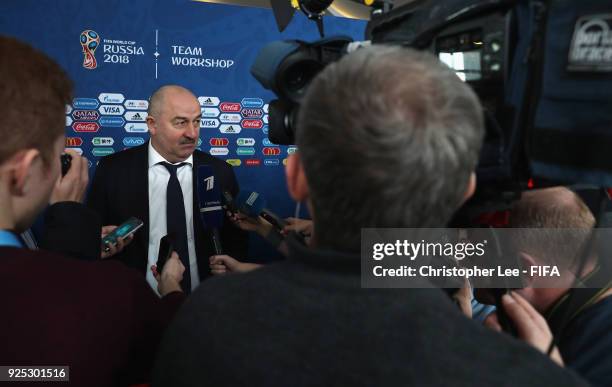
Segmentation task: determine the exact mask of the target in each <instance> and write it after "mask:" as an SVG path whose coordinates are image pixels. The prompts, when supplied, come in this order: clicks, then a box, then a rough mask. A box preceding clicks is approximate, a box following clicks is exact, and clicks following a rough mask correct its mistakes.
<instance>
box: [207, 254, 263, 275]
mask: <svg viewBox="0 0 612 387" xmlns="http://www.w3.org/2000/svg"><path fill="white" fill-rule="evenodd" d="M209 262H210V271H211V273H212V274H213V275H224V274H227V273H246V272H248V271H251V270H255V269H257V268H260V267H261V266H262V265H258V264H256V263H247V262H240V261H238V260H237V259H235V258H232V257H230V256H229V255H213V256H212V257H210V258H209Z"/></svg>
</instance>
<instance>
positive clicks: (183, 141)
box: [179, 138, 196, 145]
mask: <svg viewBox="0 0 612 387" xmlns="http://www.w3.org/2000/svg"><path fill="white" fill-rule="evenodd" d="M195 143H196V140H195V139H192V138H183V139H181V142H180V143H179V144H180V145H187V144H195Z"/></svg>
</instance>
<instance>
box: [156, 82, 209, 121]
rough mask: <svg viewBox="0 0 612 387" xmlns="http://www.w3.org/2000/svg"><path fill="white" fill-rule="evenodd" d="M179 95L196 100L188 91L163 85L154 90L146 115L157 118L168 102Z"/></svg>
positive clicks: (175, 86)
mask: <svg viewBox="0 0 612 387" xmlns="http://www.w3.org/2000/svg"><path fill="white" fill-rule="evenodd" d="M180 95H189V96H191V97H193V98H194V99H196V100H197V98H196V96H195V95H194V94H193V93H192V92H191V91H190V90H189V89H186V88H184V87H183V86H179V85H165V86H162V87H160V88H159V89H157V90H155V92H154V93H153V94H152V95H151V98H149V110H148V111H147V113H148V114H149V115H150V116H153V117H159V115H160V114H161V113H162V110H163V108H164V106H165V105H166V102H167V101H168V100H171V99H172V98H173V97H176V96H180Z"/></svg>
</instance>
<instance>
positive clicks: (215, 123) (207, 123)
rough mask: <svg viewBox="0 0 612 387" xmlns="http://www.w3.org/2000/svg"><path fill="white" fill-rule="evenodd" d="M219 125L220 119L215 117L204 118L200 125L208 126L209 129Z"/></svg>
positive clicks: (202, 126)
mask: <svg viewBox="0 0 612 387" xmlns="http://www.w3.org/2000/svg"><path fill="white" fill-rule="evenodd" d="M218 126H219V120H217V119H216V118H215V119H208V120H202V121H200V127H201V128H208V129H212V128H216V127H218Z"/></svg>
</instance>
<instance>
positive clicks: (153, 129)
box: [146, 116, 157, 135]
mask: <svg viewBox="0 0 612 387" xmlns="http://www.w3.org/2000/svg"><path fill="white" fill-rule="evenodd" d="M146 122H147V128H149V134H152V135H155V133H156V132H157V127H156V126H155V124H156V123H155V118H153V116H147V119H146Z"/></svg>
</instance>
